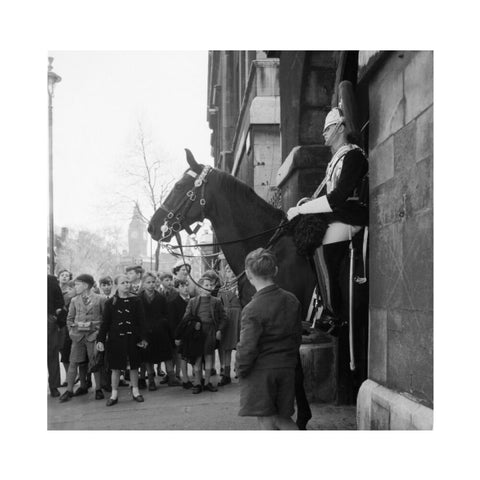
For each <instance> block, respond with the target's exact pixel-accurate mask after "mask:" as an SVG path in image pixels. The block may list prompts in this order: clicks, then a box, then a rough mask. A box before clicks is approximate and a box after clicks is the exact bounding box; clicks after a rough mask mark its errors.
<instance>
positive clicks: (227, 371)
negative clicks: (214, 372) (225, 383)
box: [223, 366, 230, 377]
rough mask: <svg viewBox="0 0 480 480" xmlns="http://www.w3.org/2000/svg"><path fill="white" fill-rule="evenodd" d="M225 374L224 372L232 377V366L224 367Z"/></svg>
mask: <svg viewBox="0 0 480 480" xmlns="http://www.w3.org/2000/svg"><path fill="white" fill-rule="evenodd" d="M223 374H224V375H225V376H226V377H230V366H228V367H224V368H223Z"/></svg>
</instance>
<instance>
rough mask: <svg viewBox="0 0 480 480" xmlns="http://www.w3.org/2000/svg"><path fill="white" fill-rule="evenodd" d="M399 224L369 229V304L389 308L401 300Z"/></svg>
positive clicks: (401, 243)
mask: <svg viewBox="0 0 480 480" xmlns="http://www.w3.org/2000/svg"><path fill="white" fill-rule="evenodd" d="M402 229H403V226H402V223H394V224H390V225H387V226H385V227H382V228H377V227H376V226H373V228H371V229H370V260H369V271H370V306H371V307H375V308H383V309H391V308H396V307H400V306H401V305H402V302H403V285H402V283H401V282H400V281H399V279H400V275H401V269H402V265H401V258H402V256H403V242H402Z"/></svg>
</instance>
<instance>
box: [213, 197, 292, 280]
mask: <svg viewBox="0 0 480 480" xmlns="http://www.w3.org/2000/svg"><path fill="white" fill-rule="evenodd" d="M215 199H216V202H215V204H214V208H212V209H209V212H208V213H209V215H208V218H209V220H210V221H211V222H212V227H213V230H214V231H215V236H216V237H217V241H218V242H219V243H222V242H228V241H231V240H242V239H245V238H248V237H251V236H254V235H257V234H259V233H262V232H265V231H267V230H270V229H273V228H275V227H277V226H278V225H279V224H280V221H281V219H282V216H283V214H282V212H281V210H278V209H276V208H274V207H272V206H271V205H269V204H267V203H266V202H263V201H259V199H258V198H256V196H255V194H254V193H253V192H252V193H251V194H249V195H247V196H246V197H243V196H242V198H238V197H235V196H234V195H232V194H231V192H217V195H215ZM273 233H274V232H270V233H266V234H265V235H263V236H261V237H257V238H252V239H250V240H242V241H239V242H237V243H234V244H231V245H223V246H222V247H221V248H222V251H223V253H224V254H225V258H226V260H227V262H228V264H229V265H230V267H231V268H232V270H233V271H234V272H235V274H236V275H238V274H239V273H240V272H242V271H243V269H244V262H245V257H246V256H247V254H248V253H249V252H251V251H252V250H254V249H255V248H259V247H265V246H266V245H267V243H268V240H269V239H270V237H271V236H272V235H273Z"/></svg>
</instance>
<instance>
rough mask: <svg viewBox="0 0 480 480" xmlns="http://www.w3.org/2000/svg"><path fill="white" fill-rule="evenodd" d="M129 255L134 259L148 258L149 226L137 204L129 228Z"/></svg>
mask: <svg viewBox="0 0 480 480" xmlns="http://www.w3.org/2000/svg"><path fill="white" fill-rule="evenodd" d="M128 254H129V256H131V257H134V258H143V257H146V256H147V225H146V223H145V221H144V220H143V218H142V216H141V214H140V210H139V208H138V205H137V204H135V207H134V209H133V215H132V220H131V221H130V225H129V226H128Z"/></svg>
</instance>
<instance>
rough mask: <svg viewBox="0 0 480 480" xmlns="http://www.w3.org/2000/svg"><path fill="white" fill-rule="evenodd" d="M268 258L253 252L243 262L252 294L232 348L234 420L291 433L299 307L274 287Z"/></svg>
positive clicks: (272, 267)
mask: <svg viewBox="0 0 480 480" xmlns="http://www.w3.org/2000/svg"><path fill="white" fill-rule="evenodd" d="M277 271H278V268H277V264H276V259H275V256H274V254H273V253H272V252H270V251H268V250H266V249H263V248H259V249H257V250H254V251H253V252H250V253H249V254H248V255H247V258H246V259H245V273H246V275H247V278H248V280H249V281H250V283H251V284H252V285H253V286H254V287H255V290H256V291H257V293H255V295H254V296H253V298H252V300H251V301H250V303H249V304H248V305H246V306H245V308H244V309H243V312H242V320H241V331H240V341H239V343H238V345H237V357H236V364H237V372H238V376H239V377H240V387H241V391H240V412H239V415H240V416H255V417H257V418H258V422H259V424H260V428H261V429H262V430H297V429H298V428H297V425H296V424H295V422H294V421H293V420H292V418H291V417H292V415H293V412H294V406H293V405H294V399H295V367H296V365H297V361H298V349H299V347H300V343H301V340H302V316H301V306H300V302H299V301H298V300H297V298H296V297H295V295H293V294H292V293H290V292H287V291H286V290H283V289H281V288H280V287H278V286H277V285H275V283H274V280H273V278H274V277H275V275H276V274H277Z"/></svg>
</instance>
